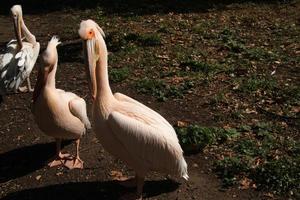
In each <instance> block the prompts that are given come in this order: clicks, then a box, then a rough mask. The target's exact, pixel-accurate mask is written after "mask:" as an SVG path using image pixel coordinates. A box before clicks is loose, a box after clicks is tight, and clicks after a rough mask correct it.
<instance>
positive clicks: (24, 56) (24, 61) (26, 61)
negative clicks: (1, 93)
mask: <svg viewBox="0 0 300 200" xmlns="http://www.w3.org/2000/svg"><path fill="white" fill-rule="evenodd" d="M7 47H8V52H7V53H6V54H4V56H3V58H2V62H1V63H2V64H1V66H0V80H1V82H2V84H3V85H4V87H5V88H6V90H7V91H11V90H17V89H18V88H19V86H20V85H21V84H22V83H23V81H24V80H25V79H26V78H27V77H28V76H29V75H30V73H31V71H32V68H33V66H34V64H35V62H36V60H37V57H38V54H39V49H40V45H39V43H36V45H35V46H32V45H31V44H30V43H27V42H23V48H22V49H21V50H20V51H19V52H16V51H17V50H16V48H17V45H16V43H15V42H14V41H11V42H10V43H9V44H8V46H7Z"/></svg>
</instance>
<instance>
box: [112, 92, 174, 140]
mask: <svg viewBox="0 0 300 200" xmlns="http://www.w3.org/2000/svg"><path fill="white" fill-rule="evenodd" d="M114 97H115V98H116V99H117V100H119V101H125V102H128V103H131V104H134V105H135V106H137V107H139V108H140V109H145V110H146V111H147V112H149V114H151V115H153V116H154V117H155V118H157V119H159V120H160V121H161V122H162V123H163V124H164V125H165V126H168V127H170V128H171V129H173V127H172V126H171V124H170V123H169V122H168V121H167V120H166V119H165V118H163V117H162V116H161V115H160V114H158V113H157V112H155V111H154V110H152V109H151V108H149V107H147V106H145V105H144V104H142V103H140V102H138V101H137V100H135V99H133V98H131V97H129V96H126V95H124V94H121V93H115V94H114ZM172 133H173V134H174V136H175V137H177V136H176V133H175V131H172Z"/></svg>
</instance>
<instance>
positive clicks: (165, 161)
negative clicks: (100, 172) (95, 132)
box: [108, 107, 187, 176]
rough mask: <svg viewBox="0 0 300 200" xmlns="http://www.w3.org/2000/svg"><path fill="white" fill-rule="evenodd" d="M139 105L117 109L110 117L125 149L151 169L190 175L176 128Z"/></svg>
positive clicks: (115, 133) (117, 136) (112, 125)
mask: <svg viewBox="0 0 300 200" xmlns="http://www.w3.org/2000/svg"><path fill="white" fill-rule="evenodd" d="M136 108H137V109H135V108H133V109H130V111H127V112H126V111H114V112H112V113H111V114H110V115H109V117H108V122H109V127H110V129H111V130H112V132H113V134H114V136H115V138H117V140H118V141H119V142H120V143H121V144H122V146H123V147H124V148H125V149H124V150H125V151H126V152H127V153H128V154H129V156H131V157H133V158H134V159H135V160H136V161H137V162H139V163H141V164H142V165H143V167H144V168H146V169H148V170H159V171H164V172H166V173H172V174H180V175H182V176H185V175H187V169H186V168H187V167H186V162H185V161H184V158H183V155H182V149H181V147H180V145H179V143H178V139H177V137H176V134H175V136H174V133H175V131H174V129H173V128H170V127H169V126H165V125H164V124H163V123H162V122H161V120H160V118H156V117H155V115H151V114H150V115H147V113H148V111H147V110H144V109H140V108H138V107H136ZM153 112H154V111H153Z"/></svg>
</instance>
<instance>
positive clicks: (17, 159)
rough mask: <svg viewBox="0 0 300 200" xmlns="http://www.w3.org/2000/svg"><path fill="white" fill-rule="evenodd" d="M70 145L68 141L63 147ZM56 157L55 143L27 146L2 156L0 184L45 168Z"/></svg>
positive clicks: (0, 159) (0, 157) (0, 155)
mask: <svg viewBox="0 0 300 200" xmlns="http://www.w3.org/2000/svg"><path fill="white" fill-rule="evenodd" d="M69 143H70V141H67V142H66V143H64V144H63V146H65V145H67V144H69ZM54 155H55V143H54V142H52V143H45V144H35V145H32V146H25V147H21V148H18V149H14V150H11V151H8V152H5V153H2V154H0V161H1V162H0V183H4V182H6V181H9V180H11V179H15V178H18V177H21V176H25V175H27V174H29V173H31V172H33V171H36V170H38V169H40V168H42V167H44V166H45V165H46V164H47V161H48V160H50V159H51V158H52V157H54Z"/></svg>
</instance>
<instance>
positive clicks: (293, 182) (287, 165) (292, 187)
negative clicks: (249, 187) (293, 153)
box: [251, 156, 300, 197]
mask: <svg viewBox="0 0 300 200" xmlns="http://www.w3.org/2000/svg"><path fill="white" fill-rule="evenodd" d="M299 166H300V158H299V156H298V157H295V158H290V157H283V158H280V159H278V160H272V161H269V162H266V163H265V164H263V165H262V166H259V167H258V168H257V169H255V170H253V172H252V173H251V177H252V179H253V180H254V181H255V182H256V183H257V184H258V187H260V188H265V189H267V190H271V191H276V193H279V194H286V193H290V194H293V196H295V197H300V188H299V186H300V167H299Z"/></svg>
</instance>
